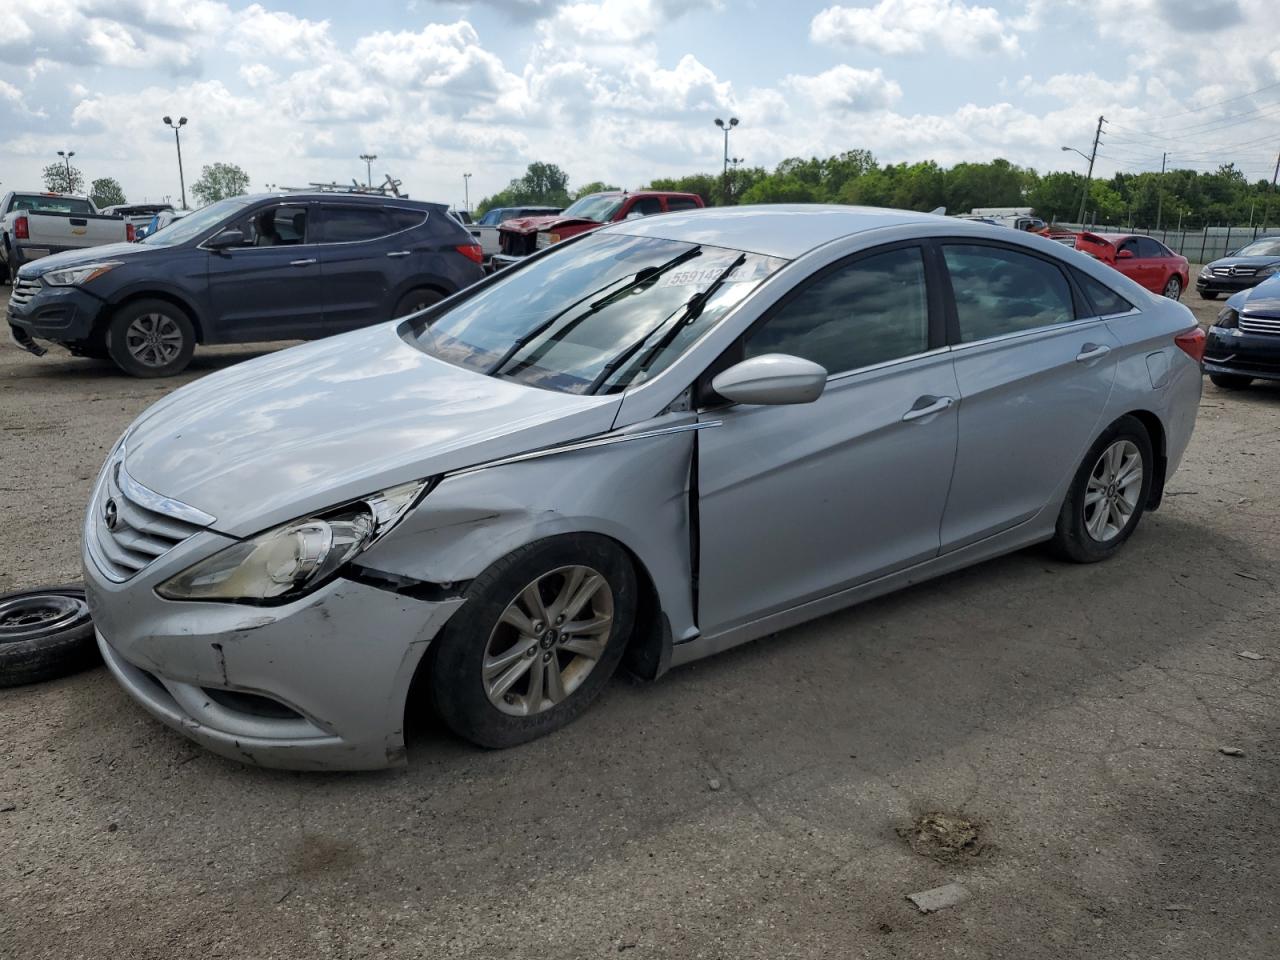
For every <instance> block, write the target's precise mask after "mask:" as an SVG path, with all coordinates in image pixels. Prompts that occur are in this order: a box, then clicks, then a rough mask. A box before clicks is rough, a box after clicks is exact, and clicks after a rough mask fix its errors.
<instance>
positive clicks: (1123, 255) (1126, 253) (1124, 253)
mask: <svg viewBox="0 0 1280 960" xmlns="http://www.w3.org/2000/svg"><path fill="white" fill-rule="evenodd" d="M1116 259H1117V260H1132V259H1133V251H1132V250H1121V251H1120V252H1119V253H1117V254H1116Z"/></svg>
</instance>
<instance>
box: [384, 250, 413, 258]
mask: <svg viewBox="0 0 1280 960" xmlns="http://www.w3.org/2000/svg"><path fill="white" fill-rule="evenodd" d="M410 252H411V251H409V250H392V251H391V252H390V253H388V254H387V256H388V257H407V256H408V255H409V254H410Z"/></svg>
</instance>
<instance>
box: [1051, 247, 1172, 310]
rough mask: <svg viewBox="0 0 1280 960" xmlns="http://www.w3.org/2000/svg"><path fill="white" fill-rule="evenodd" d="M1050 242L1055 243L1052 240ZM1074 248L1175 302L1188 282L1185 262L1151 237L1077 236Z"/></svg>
mask: <svg viewBox="0 0 1280 960" xmlns="http://www.w3.org/2000/svg"><path fill="white" fill-rule="evenodd" d="M1054 239H1057V238H1056V237H1055V238H1054ZM1075 247H1076V249H1077V250H1083V251H1084V252H1085V253H1087V254H1089V255H1090V256H1091V257H1095V258H1097V259H1098V260H1101V261H1102V262H1103V263H1106V264H1109V265H1110V266H1113V267H1115V268H1116V269H1117V270H1119V271H1120V272H1121V273H1123V274H1124V275H1125V276H1126V277H1128V278H1129V279H1130V280H1132V281H1134V282H1135V283H1138V284H1140V285H1142V286H1144V287H1146V288H1147V289H1148V290H1150V291H1151V292H1152V293H1160V294H1163V295H1164V296H1166V297H1168V298H1169V299H1170V300H1177V299H1178V298H1180V297H1181V296H1182V291H1184V290H1186V289H1187V285H1188V284H1189V283H1190V282H1191V274H1190V271H1189V270H1188V269H1187V258H1186V257H1181V256H1179V255H1178V254H1176V253H1174V252H1173V251H1172V250H1170V249H1169V248H1168V247H1166V246H1165V245H1164V244H1163V243H1161V242H1160V241H1159V240H1156V239H1155V238H1154V237H1145V236H1142V235H1141V234H1128V233H1088V232H1085V233H1078V234H1076V243H1075Z"/></svg>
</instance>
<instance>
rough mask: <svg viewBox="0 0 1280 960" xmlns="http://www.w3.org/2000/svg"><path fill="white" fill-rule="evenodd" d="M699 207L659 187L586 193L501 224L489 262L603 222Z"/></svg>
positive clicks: (693, 197) (691, 196)
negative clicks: (552, 209) (559, 208)
mask: <svg viewBox="0 0 1280 960" xmlns="http://www.w3.org/2000/svg"><path fill="white" fill-rule="evenodd" d="M703 206H706V204H704V203H703V202H702V198H701V197H700V196H698V195H697V194H696V193H666V192H663V191H660V190H642V191H639V192H638V193H627V192H626V191H622V190H613V191H609V192H607V193H590V194H587V195H586V196H585V197H579V198H578V199H577V200H575V201H574V202H573V203H572V204H571V205H570V206H569V207H568V208H567V209H566V210H565V211H564V212H563V213H557V214H555V215H554V216H543V217H520V218H518V219H515V220H508V221H506V222H505V223H503V224H502V225H501V226H500V227H499V228H498V243H499V247H500V249H501V252H500V253H499V254H497V255H496V256H494V258H493V262H494V265H495V266H499V267H500V266H503V265H504V264H506V263H510V262H511V261H512V260H519V259H520V258H521V257H527V256H528V255H529V254H531V253H533V252H534V251H535V250H541V249H542V248H543V247H547V246H550V245H551V244H553V243H556V242H558V241H560V240H564V239H565V238H567V237H572V236H574V235H575V234H579V233H582V232H584V231H586V230H594V229H595V228H596V227H598V226H600V225H601V224H604V223H616V222H618V221H619V220H630V219H632V218H633V217H649V216H653V215H654V214H657V213H674V212H676V211H677V210H696V209H698V208H699V207H703Z"/></svg>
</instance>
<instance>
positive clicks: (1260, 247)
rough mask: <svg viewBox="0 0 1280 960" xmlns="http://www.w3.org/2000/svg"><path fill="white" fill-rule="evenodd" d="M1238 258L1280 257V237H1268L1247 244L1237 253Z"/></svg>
mask: <svg viewBox="0 0 1280 960" xmlns="http://www.w3.org/2000/svg"><path fill="white" fill-rule="evenodd" d="M1236 256H1237V257H1280V237H1268V238H1267V239H1266V240H1255V241H1253V243H1249V244H1246V245H1245V246H1243V247H1241V248H1240V250H1239V252H1237V253H1236Z"/></svg>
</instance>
